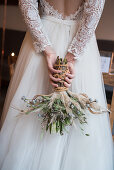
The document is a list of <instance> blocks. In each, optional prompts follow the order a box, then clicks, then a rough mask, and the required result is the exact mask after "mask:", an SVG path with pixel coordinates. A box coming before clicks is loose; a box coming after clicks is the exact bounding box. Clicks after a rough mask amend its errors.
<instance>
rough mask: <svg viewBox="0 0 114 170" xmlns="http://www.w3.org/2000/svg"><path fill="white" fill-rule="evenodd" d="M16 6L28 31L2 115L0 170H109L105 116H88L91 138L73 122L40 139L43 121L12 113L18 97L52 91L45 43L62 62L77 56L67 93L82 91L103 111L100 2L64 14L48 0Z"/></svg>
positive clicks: (21, 1) (19, 104) (18, 103)
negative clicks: (98, 39)
mask: <svg viewBox="0 0 114 170" xmlns="http://www.w3.org/2000/svg"><path fill="white" fill-rule="evenodd" d="M52 2H58V1H57V0H54V1H52ZM73 2H74V4H75V3H76V2H75V1H73ZM19 5H20V8H21V11H22V14H23V17H24V20H25V23H26V25H27V28H28V29H27V32H26V35H25V38H24V40H23V43H22V46H21V49H20V53H19V56H18V60H17V63H16V69H15V73H14V76H13V77H12V79H11V81H10V85H9V88H8V92H7V95H6V100H5V104H4V109H3V114H2V120H4V118H5V116H6V118H5V121H4V124H3V126H2V129H1V132H0V170H113V141H112V134H111V129H110V120H109V114H108V113H104V114H99V115H94V114H92V113H88V114H87V115H86V116H87V121H88V124H87V125H85V126H84V131H85V132H87V133H89V134H90V136H85V135H84V134H82V132H81V130H80V127H78V124H77V127H74V126H72V127H71V129H70V130H69V133H65V134H64V135H63V136H60V135H57V134H51V135H50V134H49V133H46V134H45V135H44V136H43V137H42V138H41V134H42V130H41V124H40V123H41V122H40V121H41V120H38V118H37V116H36V115H32V114H29V115H24V116H17V115H18V114H19V111H18V110H16V109H15V108H19V109H24V108H25V103H24V102H23V101H22V100H21V97H22V96H26V97H27V98H32V97H33V96H34V95H36V94H49V93H51V92H52V87H51V85H50V83H49V77H48V70H47V64H46V60H45V57H44V56H43V53H42V51H43V50H44V49H45V47H46V46H48V45H49V46H52V47H53V48H54V49H55V51H56V53H57V56H60V57H62V58H64V57H65V55H66V53H67V52H68V51H69V52H70V53H72V54H74V56H75V59H76V60H75V61H76V62H75V78H74V80H73V82H72V85H71V87H70V90H71V91H73V92H75V93H86V94H87V95H88V96H89V97H91V98H93V99H97V100H98V102H99V104H100V105H101V106H102V107H104V108H106V107H107V103H106V96H105V90H104V83H103V78H102V73H101V70H100V55H99V51H98V47H97V42H96V37H95V29H96V27H97V25H98V22H99V19H100V16H101V13H102V10H103V6H104V0H86V1H85V2H83V3H82V4H81V5H80V7H79V8H78V9H77V10H76V12H75V13H74V14H71V15H68V16H65V15H63V14H62V13H60V12H59V10H56V9H55V8H54V6H52V5H51V4H50V3H49V2H47V1H46V0H40V2H39V3H38V2H37V1H36V0H19ZM70 5H71V4H70ZM56 6H57V5H55V7H56ZM38 7H39V12H38ZM72 7H73V5H72Z"/></svg>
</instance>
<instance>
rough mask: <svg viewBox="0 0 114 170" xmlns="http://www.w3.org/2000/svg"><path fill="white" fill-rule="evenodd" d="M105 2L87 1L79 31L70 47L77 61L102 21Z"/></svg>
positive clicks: (97, 0) (98, 0) (103, 0)
mask: <svg viewBox="0 0 114 170" xmlns="http://www.w3.org/2000/svg"><path fill="white" fill-rule="evenodd" d="M104 3H105V0H85V3H84V10H83V15H82V19H81V22H80V25H79V28H78V31H77V33H76V35H75V37H74V38H73V40H72V42H71V44H70V45H69V47H68V52H70V53H72V54H73V55H74V56H75V57H74V58H75V59H78V60H79V59H80V56H81V54H82V53H83V52H84V48H85V46H86V44H87V43H88V42H89V40H90V39H91V37H92V35H93V33H94V32H95V29H96V27H97V25H98V22H99V20H100V17H101V14H102V11H103V7H104Z"/></svg>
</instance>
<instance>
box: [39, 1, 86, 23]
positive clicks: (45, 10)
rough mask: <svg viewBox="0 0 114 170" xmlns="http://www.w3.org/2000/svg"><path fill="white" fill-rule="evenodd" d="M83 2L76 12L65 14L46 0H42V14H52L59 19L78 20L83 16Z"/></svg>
mask: <svg viewBox="0 0 114 170" xmlns="http://www.w3.org/2000/svg"><path fill="white" fill-rule="evenodd" d="M82 9H83V4H82V5H81V6H80V7H79V8H78V10H77V11H76V12H75V13H74V14H70V15H69V16H65V17H64V16H63V14H62V13H60V12H58V10H56V9H54V7H53V6H51V5H50V4H49V2H48V1H46V0H40V10H41V15H51V16H54V17H56V18H58V19H63V20H64V19H65V20H77V19H79V18H80V17H81V12H82V11H83V10H82Z"/></svg>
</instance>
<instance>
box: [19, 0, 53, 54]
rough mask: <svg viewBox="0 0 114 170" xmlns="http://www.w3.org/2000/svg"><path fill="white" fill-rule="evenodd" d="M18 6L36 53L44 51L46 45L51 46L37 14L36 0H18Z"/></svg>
mask: <svg viewBox="0 0 114 170" xmlns="http://www.w3.org/2000/svg"><path fill="white" fill-rule="evenodd" d="M19 7H20V9H21V12H22V15H23V17H24V21H25V23H26V25H27V28H28V30H29V31H30V33H31V36H32V41H33V46H34V49H35V51H36V53H39V52H41V51H44V50H45V47H46V46H48V45H49V46H51V43H50V41H49V39H48V36H47V35H46V32H45V30H44V27H43V24H42V22H41V19H40V16H39V12H38V2H37V0H19Z"/></svg>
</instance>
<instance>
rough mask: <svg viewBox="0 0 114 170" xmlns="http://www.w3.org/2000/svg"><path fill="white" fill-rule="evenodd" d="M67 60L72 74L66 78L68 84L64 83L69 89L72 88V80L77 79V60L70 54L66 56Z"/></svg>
mask: <svg viewBox="0 0 114 170" xmlns="http://www.w3.org/2000/svg"><path fill="white" fill-rule="evenodd" d="M65 58H66V59H67V62H68V68H69V72H70V73H67V74H66V77H65V81H66V82H64V85H65V86H66V87H67V88H69V87H70V86H71V83H72V80H73V79H74V77H75V71H74V64H75V59H74V55H73V54H71V53H69V52H68V53H67V54H66V56H65Z"/></svg>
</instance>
